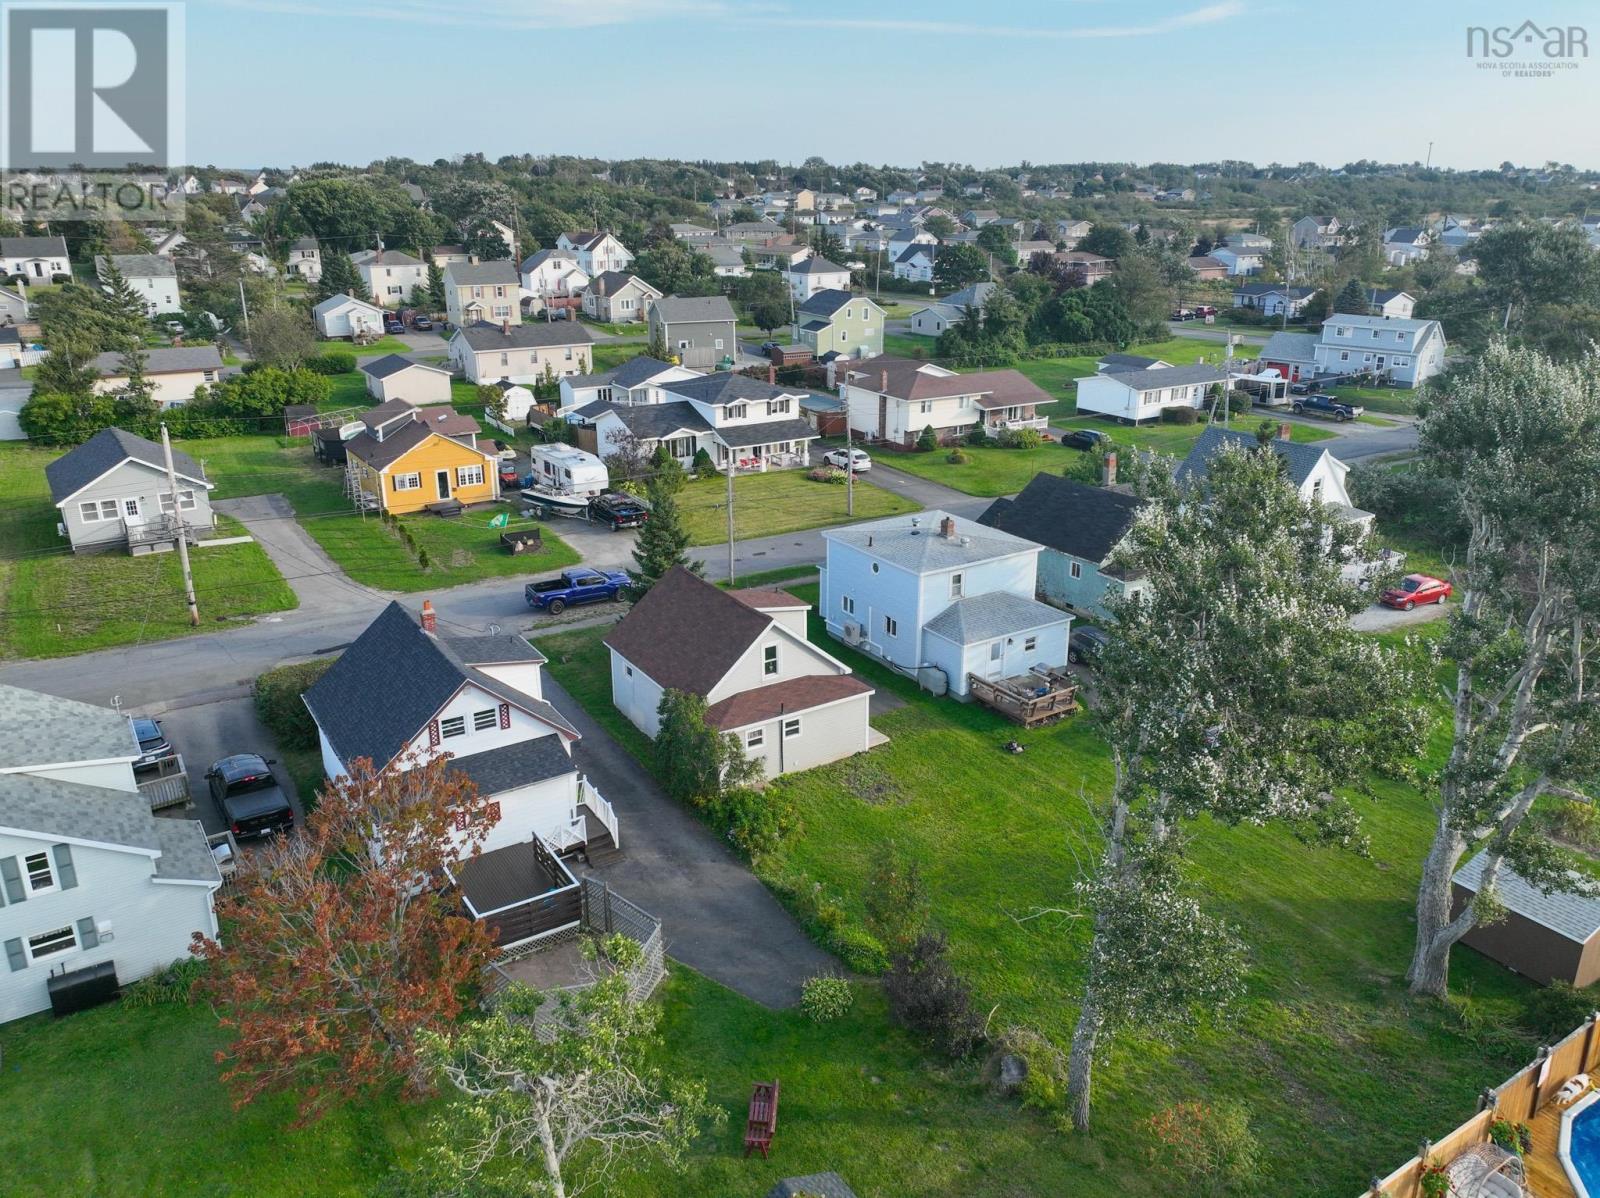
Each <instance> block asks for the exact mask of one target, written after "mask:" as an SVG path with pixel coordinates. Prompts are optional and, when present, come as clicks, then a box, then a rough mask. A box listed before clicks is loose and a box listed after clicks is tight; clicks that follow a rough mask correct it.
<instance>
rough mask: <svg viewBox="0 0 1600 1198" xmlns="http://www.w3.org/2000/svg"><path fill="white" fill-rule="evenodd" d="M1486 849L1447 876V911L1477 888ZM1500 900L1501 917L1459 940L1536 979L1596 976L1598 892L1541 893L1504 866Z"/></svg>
mask: <svg viewBox="0 0 1600 1198" xmlns="http://www.w3.org/2000/svg"><path fill="white" fill-rule="evenodd" d="M1485 859H1486V854H1484V853H1479V854H1478V855H1477V856H1476V857H1474V858H1473V859H1472V860H1470V861H1468V862H1467V863H1466V864H1465V865H1463V866H1462V867H1461V868H1460V869H1458V870H1456V873H1455V877H1454V878H1453V879H1452V883H1453V884H1452V886H1451V891H1452V893H1453V895H1454V902H1453V903H1452V904H1451V914H1452V915H1456V914H1459V913H1460V912H1461V911H1462V910H1463V909H1464V908H1465V907H1466V905H1467V904H1468V903H1469V902H1471V901H1472V899H1473V896H1474V895H1476V894H1477V893H1478V887H1479V885H1480V884H1481V883H1482V880H1483V867H1484V862H1485ZM1498 890H1499V898H1500V902H1501V903H1502V904H1503V905H1504V906H1505V909H1506V917H1505V918H1504V919H1502V920H1501V921H1500V922H1499V923H1493V924H1489V925H1488V926H1486V927H1476V928H1473V929H1472V931H1470V932H1468V933H1467V934H1466V935H1465V936H1464V937H1462V943H1463V944H1466V945H1468V946H1469V947H1471V948H1475V949H1477V950H1478V951H1479V952H1480V953H1482V954H1483V955H1484V956H1486V957H1488V958H1489V959H1490V960H1492V961H1498V962H1499V963H1500V964H1502V965H1504V966H1505V967H1506V968H1507V969H1511V970H1514V971H1515V972H1517V973H1520V974H1522V975H1523V976H1524V977H1529V978H1532V979H1533V980H1534V981H1536V982H1538V983H1540V984H1541V985H1545V986H1548V985H1549V984H1550V983H1551V982H1571V983H1572V984H1573V985H1574V986H1587V985H1589V984H1590V983H1591V982H1595V981H1600V898H1589V897H1587V896H1585V895H1581V894H1563V893H1561V892H1559V891H1553V892H1552V893H1550V894H1545V893H1544V892H1543V891H1541V890H1540V889H1539V888H1538V887H1536V886H1534V885H1532V884H1531V883H1529V882H1528V881H1526V880H1525V879H1524V878H1522V877H1520V876H1519V875H1518V874H1515V873H1513V872H1512V871H1511V870H1510V869H1508V868H1507V867H1506V866H1504V865H1502V866H1501V867H1500V877H1499V883H1498Z"/></svg>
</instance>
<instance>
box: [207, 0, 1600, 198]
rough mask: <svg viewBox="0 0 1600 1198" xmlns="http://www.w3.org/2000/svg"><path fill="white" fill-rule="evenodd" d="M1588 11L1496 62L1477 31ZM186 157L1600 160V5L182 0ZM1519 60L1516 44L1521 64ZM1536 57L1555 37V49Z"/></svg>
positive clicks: (228, 160) (1272, 0)
mask: <svg viewBox="0 0 1600 1198" xmlns="http://www.w3.org/2000/svg"><path fill="white" fill-rule="evenodd" d="M1525 20H1533V21H1536V22H1538V23H1539V24H1540V26H1541V27H1549V26H1552V25H1555V26H1562V27H1569V26H1572V27H1578V28H1579V29H1581V30H1582V31H1583V32H1584V34H1585V35H1587V40H1588V42H1589V43H1591V45H1592V53H1593V55H1594V56H1593V57H1591V58H1585V57H1582V56H1581V55H1575V56H1574V57H1573V58H1572V59H1571V60H1570V61H1573V62H1575V63H1576V69H1573V70H1563V71H1560V72H1558V73H1556V75H1555V76H1553V77H1549V78H1518V77H1507V76H1506V75H1505V74H1504V73H1503V72H1502V70H1501V68H1500V65H1499V64H1498V63H1496V64H1493V66H1492V68H1490V69H1486V68H1485V67H1483V66H1480V65H1479V64H1478V63H1477V62H1475V61H1473V60H1472V59H1471V58H1469V56H1468V54H1467V28H1468V26H1471V25H1482V26H1486V27H1494V26H1507V27H1516V26H1520V25H1521V24H1522V23H1523V22H1524V21H1525ZM186 25H187V48H188V53H187V57H188V78H187V89H188V104H187V109H188V135H187V142H188V157H189V158H190V159H191V160H192V161H195V162H198V163H214V164H216V165H219V166H235V167H247V166H256V165H272V166H288V165H304V164H308V163H310V162H314V161H321V160H332V161H339V162H348V163H355V164H363V163H366V162H370V161H372V160H374V159H378V158H383V157H387V156H390V155H398V156H404V157H410V158H414V159H416V160H418V161H424V162H431V161H433V160H434V159H436V158H449V157H452V156H454V155H458V154H462V153H466V152H481V153H483V154H486V155H487V156H488V157H490V158H491V159H493V158H497V157H499V156H501V155H503V154H518V153H532V154H587V155H593V156H595V157H600V158H627V157H658V158H681V159H700V158H707V159H717V160H742V159H757V158H763V157H772V158H776V159H777V160H778V161H780V162H795V163H798V162H800V161H802V160H804V159H805V158H806V157H808V156H810V155H820V156H822V157H823V158H826V159H827V160H829V161H831V162H854V161H865V162H870V163H875V164H876V163H891V164H895V165H910V166H914V165H916V164H918V163H920V162H923V161H942V162H951V163H970V164H972V165H974V166H978V167H996V166H1005V165H1010V164H1015V163H1017V162H1020V161H1023V160H1028V161H1031V162H1036V163H1047V162H1079V161H1094V160H1105V161H1125V162H1139V163H1143V162H1154V161H1162V162H1203V161H1212V160H1217V159H1222V158H1237V159H1244V160H1247V161H1251V162H1255V163H1258V164H1265V163H1269V162H1273V161H1277V162H1285V163H1295V162H1300V161H1306V160H1310V161H1318V162H1322V163H1324V164H1328V165H1337V164H1340V163H1344V162H1348V161H1353V160H1356V159H1361V158H1371V159H1377V160H1379V161H1391V162H1410V161H1423V160H1425V159H1426V158H1427V157H1428V154H1429V143H1430V142H1431V143H1432V161H1433V162H1434V163H1435V164H1436V165H1444V166H1451V167H1461V168H1470V167H1494V166H1497V165H1499V163H1500V162H1502V161H1504V160H1508V159H1509V160H1511V161H1513V162H1516V163H1518V164H1532V165H1539V164H1542V163H1543V162H1545V161H1546V160H1550V159H1553V160H1556V161H1558V162H1570V163H1573V164H1574V165H1576V166H1579V167H1588V168H1600V121H1596V120H1595V119H1594V113H1595V112H1596V111H1597V108H1600V5H1596V4H1594V3H1593V2H1592V0H1590V2H1589V3H1565V2H1548V0H1531V3H1530V5H1529V6H1526V7H1524V6H1522V5H1519V4H1514V3H1506V2H1501V3H1485V2H1482V0H1453V2H1449V3H1446V2H1443V0H1382V2H1380V0H1345V2H1343V3H1339V4H1328V3H1317V4H1313V3H1299V2H1297V0H982V2H981V3H978V2H974V0H964V2H962V0H916V2H914V3H913V2H902V0H879V2H877V3H872V2H871V0H454V2H452V0H191V2H190V3H188V4H187V6H186ZM1525 57H1528V55H1526V54H1524V53H1522V52H1518V53H1517V54H1515V55H1514V56H1513V61H1516V60H1519V59H1522V58H1525ZM1541 57H1542V55H1541Z"/></svg>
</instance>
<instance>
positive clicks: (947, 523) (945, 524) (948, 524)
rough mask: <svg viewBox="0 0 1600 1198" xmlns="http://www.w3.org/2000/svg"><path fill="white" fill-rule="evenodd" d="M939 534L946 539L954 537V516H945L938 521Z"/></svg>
mask: <svg viewBox="0 0 1600 1198" xmlns="http://www.w3.org/2000/svg"><path fill="white" fill-rule="evenodd" d="M939 535H940V536H941V537H943V538H944V539H945V540H947V541H953V540H955V539H956V521H955V517H954V516H946V517H945V518H944V519H943V520H941V521H939Z"/></svg>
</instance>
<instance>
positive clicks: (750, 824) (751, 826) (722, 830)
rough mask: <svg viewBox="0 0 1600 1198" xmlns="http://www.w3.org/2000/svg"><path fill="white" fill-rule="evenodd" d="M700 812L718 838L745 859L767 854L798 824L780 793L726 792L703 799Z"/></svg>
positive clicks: (782, 794)
mask: <svg viewBox="0 0 1600 1198" xmlns="http://www.w3.org/2000/svg"><path fill="white" fill-rule="evenodd" d="M701 811H702V812H703V813H704V815H705V818H706V822H708V823H709V824H710V825H711V826H712V827H713V828H714V829H715V830H716V831H717V833H718V834H720V835H721V836H723V837H724V838H726V839H727V841H728V843H730V844H732V845H733V846H734V847H735V848H737V849H738V850H739V851H740V852H742V853H744V854H745V856H747V857H759V856H761V854H763V853H770V852H772V851H773V850H774V849H776V848H777V847H778V846H779V845H780V844H782V843H783V838H784V837H785V836H787V835H788V834H789V833H790V832H792V831H793V830H794V828H795V826H796V824H797V823H798V820H797V818H796V816H795V809H794V804H793V803H791V802H790V801H789V799H788V796H787V795H785V794H784V793H783V792H782V791H781V790H777V789H773V790H768V791H762V792H757V791H754V790H742V789H741V790H729V791H726V792H724V793H722V794H720V795H715V796H713V797H711V798H708V799H706V800H705V801H704V802H703V804H702V806H701Z"/></svg>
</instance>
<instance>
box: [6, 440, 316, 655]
mask: <svg viewBox="0 0 1600 1198" xmlns="http://www.w3.org/2000/svg"><path fill="white" fill-rule="evenodd" d="M58 456H60V455H59V454H58V453H56V452H55V451H50V450H43V449H37V448H34V447H31V446H28V445H23V444H18V443H8V444H6V445H4V446H0V657H60V656H63V655H65V654H69V653H83V652H86V651H88V650H90V649H105V648H110V647H112V646H114V645H127V644H134V643H137V642H140V641H157V640H165V639H167V638H169V637H175V636H184V635H187V634H188V633H190V632H193V631H198V632H214V631H216V630H217V628H218V627H219V626H226V622H227V621H230V620H238V619H244V618H247V617H250V616H255V615H261V614H264V613H266V612H275V611H287V610H289V609H290V608H292V607H294V606H295V605H296V602H297V600H296V599H295V596H294V591H293V590H291V589H290V587H289V585H288V584H287V583H286V582H284V580H283V578H282V576H281V575H280V574H279V573H278V570H277V568H276V567H275V566H274V565H273V564H272V561H271V560H270V559H269V558H268V557H267V555H266V554H265V553H264V552H263V551H262V549H261V547H260V546H259V545H253V544H252V545H222V546H216V547H213V548H205V549H201V548H197V549H195V550H194V551H193V552H192V553H191V554H190V560H191V562H192V563H193V567H194V585H195V594H196V597H197V599H198V600H199V604H200V618H201V623H200V627H199V628H198V629H192V628H191V627H190V625H189V612H188V608H187V607H186V606H185V604H184V601H183V584H182V574H181V571H180V569H179V564H178V555H177V554H176V553H159V554H148V555H146V556H143V557H130V556H128V555H127V554H125V553H121V552H107V553H97V554H84V555H75V554H73V553H71V552H70V551H69V550H68V549H67V547H66V546H67V542H66V540H65V539H64V538H62V537H59V536H57V535H56V522H57V520H58V519H59V513H58V512H57V511H56V509H55V508H54V507H53V506H52V505H51V503H50V496H49V492H48V490H47V489H46V487H45V481H44V467H45V464H46V463H47V462H49V461H51V460H52V459H53V458H56V457H58ZM221 531H223V532H224V533H226V534H228V535H232V534H234V533H238V532H241V531H243V530H242V529H240V528H238V527H237V526H235V525H233V523H232V522H231V521H223V524H222V530H221Z"/></svg>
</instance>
